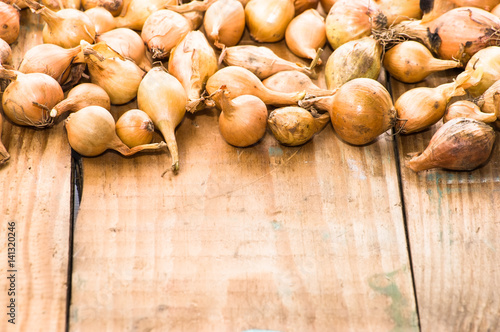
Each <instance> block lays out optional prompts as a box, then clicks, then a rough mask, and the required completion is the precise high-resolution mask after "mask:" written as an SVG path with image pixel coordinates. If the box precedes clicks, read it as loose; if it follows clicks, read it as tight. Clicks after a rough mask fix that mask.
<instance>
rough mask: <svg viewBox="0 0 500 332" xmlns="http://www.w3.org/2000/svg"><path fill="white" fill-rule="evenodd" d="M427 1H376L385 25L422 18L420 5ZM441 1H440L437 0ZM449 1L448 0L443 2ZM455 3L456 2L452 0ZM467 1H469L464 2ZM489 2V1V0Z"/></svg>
mask: <svg viewBox="0 0 500 332" xmlns="http://www.w3.org/2000/svg"><path fill="white" fill-rule="evenodd" d="M425 1H427V0H422V1H420V0H404V1H401V0H380V1H376V2H377V5H378V9H379V10H380V11H381V12H382V13H384V15H385V16H386V17H387V25H388V26H391V25H393V24H396V23H399V22H401V21H403V20H408V19H420V18H422V11H421V9H420V3H421V2H425ZM437 1H441V0H437ZM444 1H449V0H444ZM452 1H456V0H452ZM466 1H469V0H466ZM490 1H491V0H490Z"/></svg>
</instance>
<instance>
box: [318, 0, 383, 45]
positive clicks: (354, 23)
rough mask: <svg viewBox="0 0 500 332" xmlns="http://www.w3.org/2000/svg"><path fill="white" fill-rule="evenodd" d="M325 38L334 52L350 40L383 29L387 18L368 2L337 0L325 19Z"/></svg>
mask: <svg viewBox="0 0 500 332" xmlns="http://www.w3.org/2000/svg"><path fill="white" fill-rule="evenodd" d="M325 23H326V37H327V39H328V42H329V43H330V45H331V46H332V48H333V49H334V50H335V49H336V48H338V47H339V46H340V45H342V44H345V43H347V42H348V41H351V40H356V39H359V38H361V37H366V36H369V35H371V34H372V30H379V29H382V28H385V27H386V25H387V18H386V17H385V15H384V14H383V13H382V12H381V11H380V10H379V9H378V8H377V7H376V5H374V4H373V2H372V1H370V0H339V1H337V2H335V4H334V5H333V7H332V8H331V9H330V11H329V13H328V16H327V17H326V21H325Z"/></svg>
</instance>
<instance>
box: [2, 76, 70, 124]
mask: <svg viewBox="0 0 500 332" xmlns="http://www.w3.org/2000/svg"><path fill="white" fill-rule="evenodd" d="M0 78H3V79H10V80H12V82H11V83H10V84H9V85H8V86H7V88H6V89H5V91H4V92H3V95H2V107H3V112H4V114H5V116H6V117H8V118H9V119H10V120H11V121H12V122H14V123H15V124H17V125H20V126H32V127H37V128H45V127H49V126H51V125H52V124H53V121H52V118H51V117H50V116H49V112H50V110H51V109H52V107H54V106H55V105H56V104H57V103H58V102H60V101H61V100H63V99H64V93H63V90H62V88H61V86H60V85H59V83H58V82H57V81H56V80H55V79H53V78H52V77H50V76H49V75H46V74H42V73H31V74H23V73H21V72H18V71H13V70H7V69H5V68H0Z"/></svg>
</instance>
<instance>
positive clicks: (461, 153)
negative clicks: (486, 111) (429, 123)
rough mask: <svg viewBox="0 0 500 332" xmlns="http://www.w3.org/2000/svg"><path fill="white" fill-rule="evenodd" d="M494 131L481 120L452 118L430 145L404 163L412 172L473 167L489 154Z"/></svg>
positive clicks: (463, 169)
mask: <svg viewBox="0 0 500 332" xmlns="http://www.w3.org/2000/svg"><path fill="white" fill-rule="evenodd" d="M495 138H496V134H495V131H494V130H493V129H492V128H491V127H490V126H489V125H487V124H485V123H484V122H482V121H478V120H474V119H468V118H455V119H452V120H450V121H448V122H446V123H445V124H443V125H442V126H441V127H439V129H438V130H437V131H436V133H435V134H434V135H433V136H432V138H431V140H430V142H429V145H428V146H427V147H426V148H425V150H424V151H423V152H422V153H420V154H419V155H417V156H415V157H413V158H412V159H411V160H409V161H408V162H407V164H406V166H407V167H409V168H410V169H411V170H413V171H414V172H420V171H424V170H428V169H431V168H436V167H440V168H444V169H449V170H456V171H472V170H473V169H476V168H478V167H479V166H481V165H483V164H484V163H485V162H486V161H487V160H488V158H489V157H490V155H491V152H492V150H493V144H494V142H495Z"/></svg>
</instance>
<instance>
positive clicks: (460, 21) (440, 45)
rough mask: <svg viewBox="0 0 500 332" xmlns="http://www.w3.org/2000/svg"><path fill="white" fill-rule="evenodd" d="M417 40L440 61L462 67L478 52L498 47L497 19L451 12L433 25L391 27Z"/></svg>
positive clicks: (470, 10)
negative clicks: (457, 62) (453, 60)
mask: <svg viewBox="0 0 500 332" xmlns="http://www.w3.org/2000/svg"><path fill="white" fill-rule="evenodd" d="M393 29H394V31H400V32H401V33H402V34H403V35H404V36H408V37H410V38H415V39H418V40H420V41H421V42H422V43H424V45H425V46H427V48H428V49H430V50H431V51H432V52H433V53H434V54H436V55H437V57H439V58H440V59H444V60H452V59H456V60H459V61H460V62H461V63H463V64H465V63H467V62H468V61H469V59H470V58H471V57H472V56H473V55H474V54H475V53H476V52H477V51H479V50H481V49H483V48H485V47H487V46H491V45H496V44H498V43H499V37H498V34H499V30H500V18H498V17H497V16H495V15H493V14H491V13H490V12H487V11H485V10H483V9H480V8H475V7H459V8H454V9H452V10H450V11H448V12H446V13H444V14H443V15H441V16H439V17H437V18H436V19H434V20H432V21H426V22H423V21H421V20H416V21H403V22H401V23H399V24H397V25H395V26H394V27H393Z"/></svg>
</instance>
